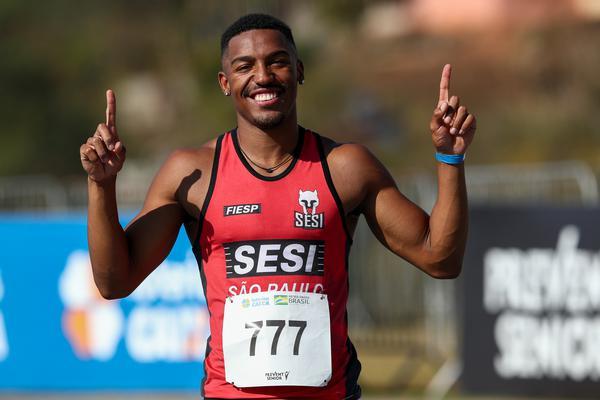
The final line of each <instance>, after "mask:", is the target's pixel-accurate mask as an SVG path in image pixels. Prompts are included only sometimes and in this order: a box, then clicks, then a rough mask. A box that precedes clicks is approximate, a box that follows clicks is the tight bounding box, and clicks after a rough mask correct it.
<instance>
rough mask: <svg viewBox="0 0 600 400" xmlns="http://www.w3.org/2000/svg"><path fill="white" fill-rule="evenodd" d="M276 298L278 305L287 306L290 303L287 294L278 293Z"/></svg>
mask: <svg viewBox="0 0 600 400" xmlns="http://www.w3.org/2000/svg"><path fill="white" fill-rule="evenodd" d="M274 299H275V305H276V306H287V305H288V297H287V295H286V294H276V295H275V297H274Z"/></svg>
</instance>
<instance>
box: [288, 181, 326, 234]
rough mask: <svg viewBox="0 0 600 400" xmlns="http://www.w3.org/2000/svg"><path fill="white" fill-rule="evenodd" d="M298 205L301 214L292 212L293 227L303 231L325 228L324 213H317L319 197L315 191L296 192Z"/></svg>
mask: <svg viewBox="0 0 600 400" xmlns="http://www.w3.org/2000/svg"><path fill="white" fill-rule="evenodd" d="M298 204H300V206H301V207H302V212H298V211H294V226H295V227H296V228H304V229H322V228H323V227H324V226H325V213H317V207H318V206H319V195H318V193H317V190H316V189H315V190H298Z"/></svg>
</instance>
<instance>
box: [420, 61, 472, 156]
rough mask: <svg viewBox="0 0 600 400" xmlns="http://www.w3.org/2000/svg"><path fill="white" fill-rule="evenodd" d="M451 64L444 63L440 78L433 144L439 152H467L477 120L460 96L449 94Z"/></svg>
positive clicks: (433, 122)
mask: <svg viewBox="0 0 600 400" xmlns="http://www.w3.org/2000/svg"><path fill="white" fill-rule="evenodd" d="M451 72H452V67H451V65H450V64H446V65H444V69H443V70H442V78H441V80H440V97H439V100H438V105H437V107H436V108H435V110H434V111H433V116H432V117H431V122H430V124H429V129H431V138H432V140H433V145H434V146H435V149H436V151H437V152H438V153H444V154H465V152H466V151H467V147H469V145H470V144H471V142H472V141H473V136H474V135H475V129H476V127H477V122H476V120H475V117H474V116H473V114H469V112H468V111H467V107H465V106H461V105H460V99H459V98H458V96H452V97H450V95H449V88H450V74H451Z"/></svg>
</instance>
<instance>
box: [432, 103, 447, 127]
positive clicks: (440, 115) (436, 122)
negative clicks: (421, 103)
mask: <svg viewBox="0 0 600 400" xmlns="http://www.w3.org/2000/svg"><path fill="white" fill-rule="evenodd" d="M446 111H448V103H447V102H445V101H444V102H441V103H440V105H439V106H438V107H436V108H435V110H433V115H432V116H431V123H430V124H429V129H430V130H431V131H432V132H435V131H437V130H438V128H439V127H441V126H443V125H444V115H446Z"/></svg>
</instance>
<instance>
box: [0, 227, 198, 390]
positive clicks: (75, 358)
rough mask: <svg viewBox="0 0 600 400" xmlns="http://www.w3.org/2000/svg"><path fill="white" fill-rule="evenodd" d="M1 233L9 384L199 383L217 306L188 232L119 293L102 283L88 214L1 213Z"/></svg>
mask: <svg viewBox="0 0 600 400" xmlns="http://www.w3.org/2000/svg"><path fill="white" fill-rule="evenodd" d="M126 222H127V221H123V222H122V224H123V225H125V224H126ZM0 235H1V236H2V237H3V240H4V244H5V245H6V248H7V249H10V251H5V252H3V253H2V254H0V391H1V390H3V389H6V390H8V389H10V390H15V389H35V390H38V389H40V390H63V389H80V390H88V389H89V390H97V389H112V390H117V389H118V390H121V389H157V390H160V389H163V390H167V389H168V390H194V391H195V390H199V385H200V381H201V379H202V367H201V363H202V360H203V358H204V353H205V346H206V337H207V336H208V334H209V324H208V312H207V309H206V301H205V299H204V296H203V290H202V283H201V280H200V275H199V272H198V267H197V264H196V261H195V258H194V256H193V254H192V253H191V251H190V249H189V247H190V246H189V240H188V239H187V238H186V237H185V234H184V233H183V232H181V233H180V235H179V237H178V239H177V242H176V243H175V246H174V248H173V251H172V252H171V254H170V255H169V256H168V258H167V259H166V260H165V262H163V263H162V264H161V265H160V266H159V267H158V268H157V269H156V270H155V271H154V272H153V273H152V274H151V275H150V276H149V277H148V278H147V279H146V280H145V281H144V282H143V283H142V284H141V285H140V286H139V287H138V288H137V289H136V290H135V291H134V292H133V293H132V294H131V295H130V296H128V297H127V298H125V299H121V300H110V301H108V300H105V299H103V298H102V297H101V296H100V294H99V293H98V290H97V289H96V287H95V285H94V282H93V277H92V274H91V268H90V264H89V255H88V252H87V248H86V244H87V243H86V242H87V238H86V236H87V235H86V223H85V216H83V215H61V216H56V217H54V216H45V217H43V218H42V217H38V216H36V215H28V216H24V217H23V218H19V217H14V216H11V217H6V218H0ZM32 365H35V368H32ZM57 366H60V367H59V368H57Z"/></svg>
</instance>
